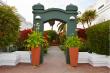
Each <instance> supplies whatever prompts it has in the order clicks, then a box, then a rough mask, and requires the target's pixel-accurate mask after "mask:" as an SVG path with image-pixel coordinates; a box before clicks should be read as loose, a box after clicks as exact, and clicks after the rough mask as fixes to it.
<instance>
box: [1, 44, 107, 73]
mask: <svg viewBox="0 0 110 73" xmlns="http://www.w3.org/2000/svg"><path fill="white" fill-rule="evenodd" d="M65 61H66V60H65V56H64V53H63V52H62V51H61V50H60V49H59V48H58V47H57V46H52V47H50V48H49V49H48V54H47V55H45V56H44V63H43V64H42V65H40V66H39V67H33V66H32V65H30V64H18V65H17V66H15V67H6V66H3V67H0V73H109V69H108V68H107V67H92V66H91V65H89V64H78V66H77V67H71V66H70V65H67V64H66V62H65Z"/></svg>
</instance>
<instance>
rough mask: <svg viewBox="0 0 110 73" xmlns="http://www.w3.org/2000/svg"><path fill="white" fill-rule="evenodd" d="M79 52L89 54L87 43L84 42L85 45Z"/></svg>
mask: <svg viewBox="0 0 110 73" xmlns="http://www.w3.org/2000/svg"><path fill="white" fill-rule="evenodd" d="M79 52H89V48H88V47H87V45H86V42H83V44H82V45H81V46H80V47H79Z"/></svg>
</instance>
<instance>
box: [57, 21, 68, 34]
mask: <svg viewBox="0 0 110 73" xmlns="http://www.w3.org/2000/svg"><path fill="white" fill-rule="evenodd" d="M57 27H58V31H59V32H64V33H66V23H64V22H63V23H62V22H60V23H59V24H58V25H57Z"/></svg>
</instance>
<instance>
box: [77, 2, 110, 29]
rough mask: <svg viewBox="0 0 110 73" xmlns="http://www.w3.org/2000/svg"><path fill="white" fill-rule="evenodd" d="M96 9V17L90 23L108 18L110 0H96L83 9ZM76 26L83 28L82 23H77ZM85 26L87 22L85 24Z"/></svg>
mask: <svg viewBox="0 0 110 73" xmlns="http://www.w3.org/2000/svg"><path fill="white" fill-rule="evenodd" d="M93 9H95V10H96V13H97V17H96V19H95V20H94V21H93V22H92V25H94V24H98V23H101V22H104V21H107V20H110V0H96V3H95V4H94V5H92V6H89V7H88V8H87V9H85V10H93ZM77 27H80V28H83V26H82V24H81V23H79V24H78V25H77ZM85 27H86V28H87V24H85Z"/></svg>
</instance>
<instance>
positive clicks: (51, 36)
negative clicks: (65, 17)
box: [44, 30, 58, 44]
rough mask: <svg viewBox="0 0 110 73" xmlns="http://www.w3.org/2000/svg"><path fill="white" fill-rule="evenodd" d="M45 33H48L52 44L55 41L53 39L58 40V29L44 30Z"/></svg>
mask: <svg viewBox="0 0 110 73" xmlns="http://www.w3.org/2000/svg"><path fill="white" fill-rule="evenodd" d="M44 33H47V34H48V39H47V40H48V42H49V44H51V43H52V42H53V40H58V34H57V33H56V31H54V30H47V31H44Z"/></svg>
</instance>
